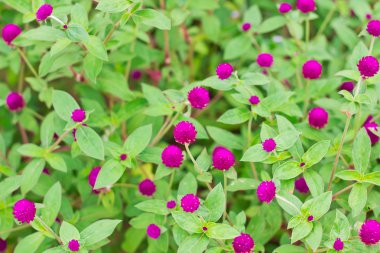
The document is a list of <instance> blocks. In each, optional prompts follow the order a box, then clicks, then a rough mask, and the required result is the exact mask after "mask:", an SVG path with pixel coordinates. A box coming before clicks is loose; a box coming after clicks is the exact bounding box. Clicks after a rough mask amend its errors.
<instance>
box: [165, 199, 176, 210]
mask: <svg viewBox="0 0 380 253" xmlns="http://www.w3.org/2000/svg"><path fill="white" fill-rule="evenodd" d="M176 206H177V203H176V202H175V200H169V201H168V202H166V208H168V209H173V208H175V207H176Z"/></svg>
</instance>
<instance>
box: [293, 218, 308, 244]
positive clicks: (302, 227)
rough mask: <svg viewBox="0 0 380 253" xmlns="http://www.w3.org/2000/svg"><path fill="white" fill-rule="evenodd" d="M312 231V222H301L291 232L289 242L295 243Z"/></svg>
mask: <svg viewBox="0 0 380 253" xmlns="http://www.w3.org/2000/svg"><path fill="white" fill-rule="evenodd" d="M312 229H313V222H308V221H306V220H303V221H302V222H301V223H300V224H298V225H297V226H296V227H295V228H294V229H293V231H292V238H291V242H292V243H295V242H296V241H299V240H301V239H303V238H305V237H306V236H308V235H309V234H310V232H311V230H312Z"/></svg>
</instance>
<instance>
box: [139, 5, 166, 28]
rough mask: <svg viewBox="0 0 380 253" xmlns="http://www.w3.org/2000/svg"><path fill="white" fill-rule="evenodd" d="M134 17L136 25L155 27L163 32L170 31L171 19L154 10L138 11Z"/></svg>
mask: <svg viewBox="0 0 380 253" xmlns="http://www.w3.org/2000/svg"><path fill="white" fill-rule="evenodd" d="M132 17H133V20H134V21H135V22H136V23H143V24H144V25H147V26H153V27H156V28H158V29H161V30H170V28H171V21H170V19H169V18H168V17H166V16H165V15H164V14H162V13H161V12H159V11H156V10H153V9H143V10H138V11H136V12H135V13H134V14H133V16H132Z"/></svg>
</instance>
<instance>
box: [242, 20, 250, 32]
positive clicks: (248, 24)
mask: <svg viewBox="0 0 380 253" xmlns="http://www.w3.org/2000/svg"><path fill="white" fill-rule="evenodd" d="M251 27H252V25H251V23H249V22H245V23H244V24H242V25H241V29H242V30H243V31H244V32H248V31H249V30H251Z"/></svg>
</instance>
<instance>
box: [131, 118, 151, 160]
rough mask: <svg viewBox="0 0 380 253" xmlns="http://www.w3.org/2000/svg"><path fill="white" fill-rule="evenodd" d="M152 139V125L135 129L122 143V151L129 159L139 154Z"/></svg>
mask: <svg viewBox="0 0 380 253" xmlns="http://www.w3.org/2000/svg"><path fill="white" fill-rule="evenodd" d="M151 137H152V125H146V126H142V127H139V128H137V129H136V130H135V131H133V133H132V134H131V135H129V136H128V138H127V140H126V141H125V143H124V149H125V150H126V152H127V154H128V155H130V156H131V157H135V156H137V155H138V154H140V153H141V152H142V151H143V150H144V149H145V148H146V147H147V146H148V144H149V142H150V139H151Z"/></svg>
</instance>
